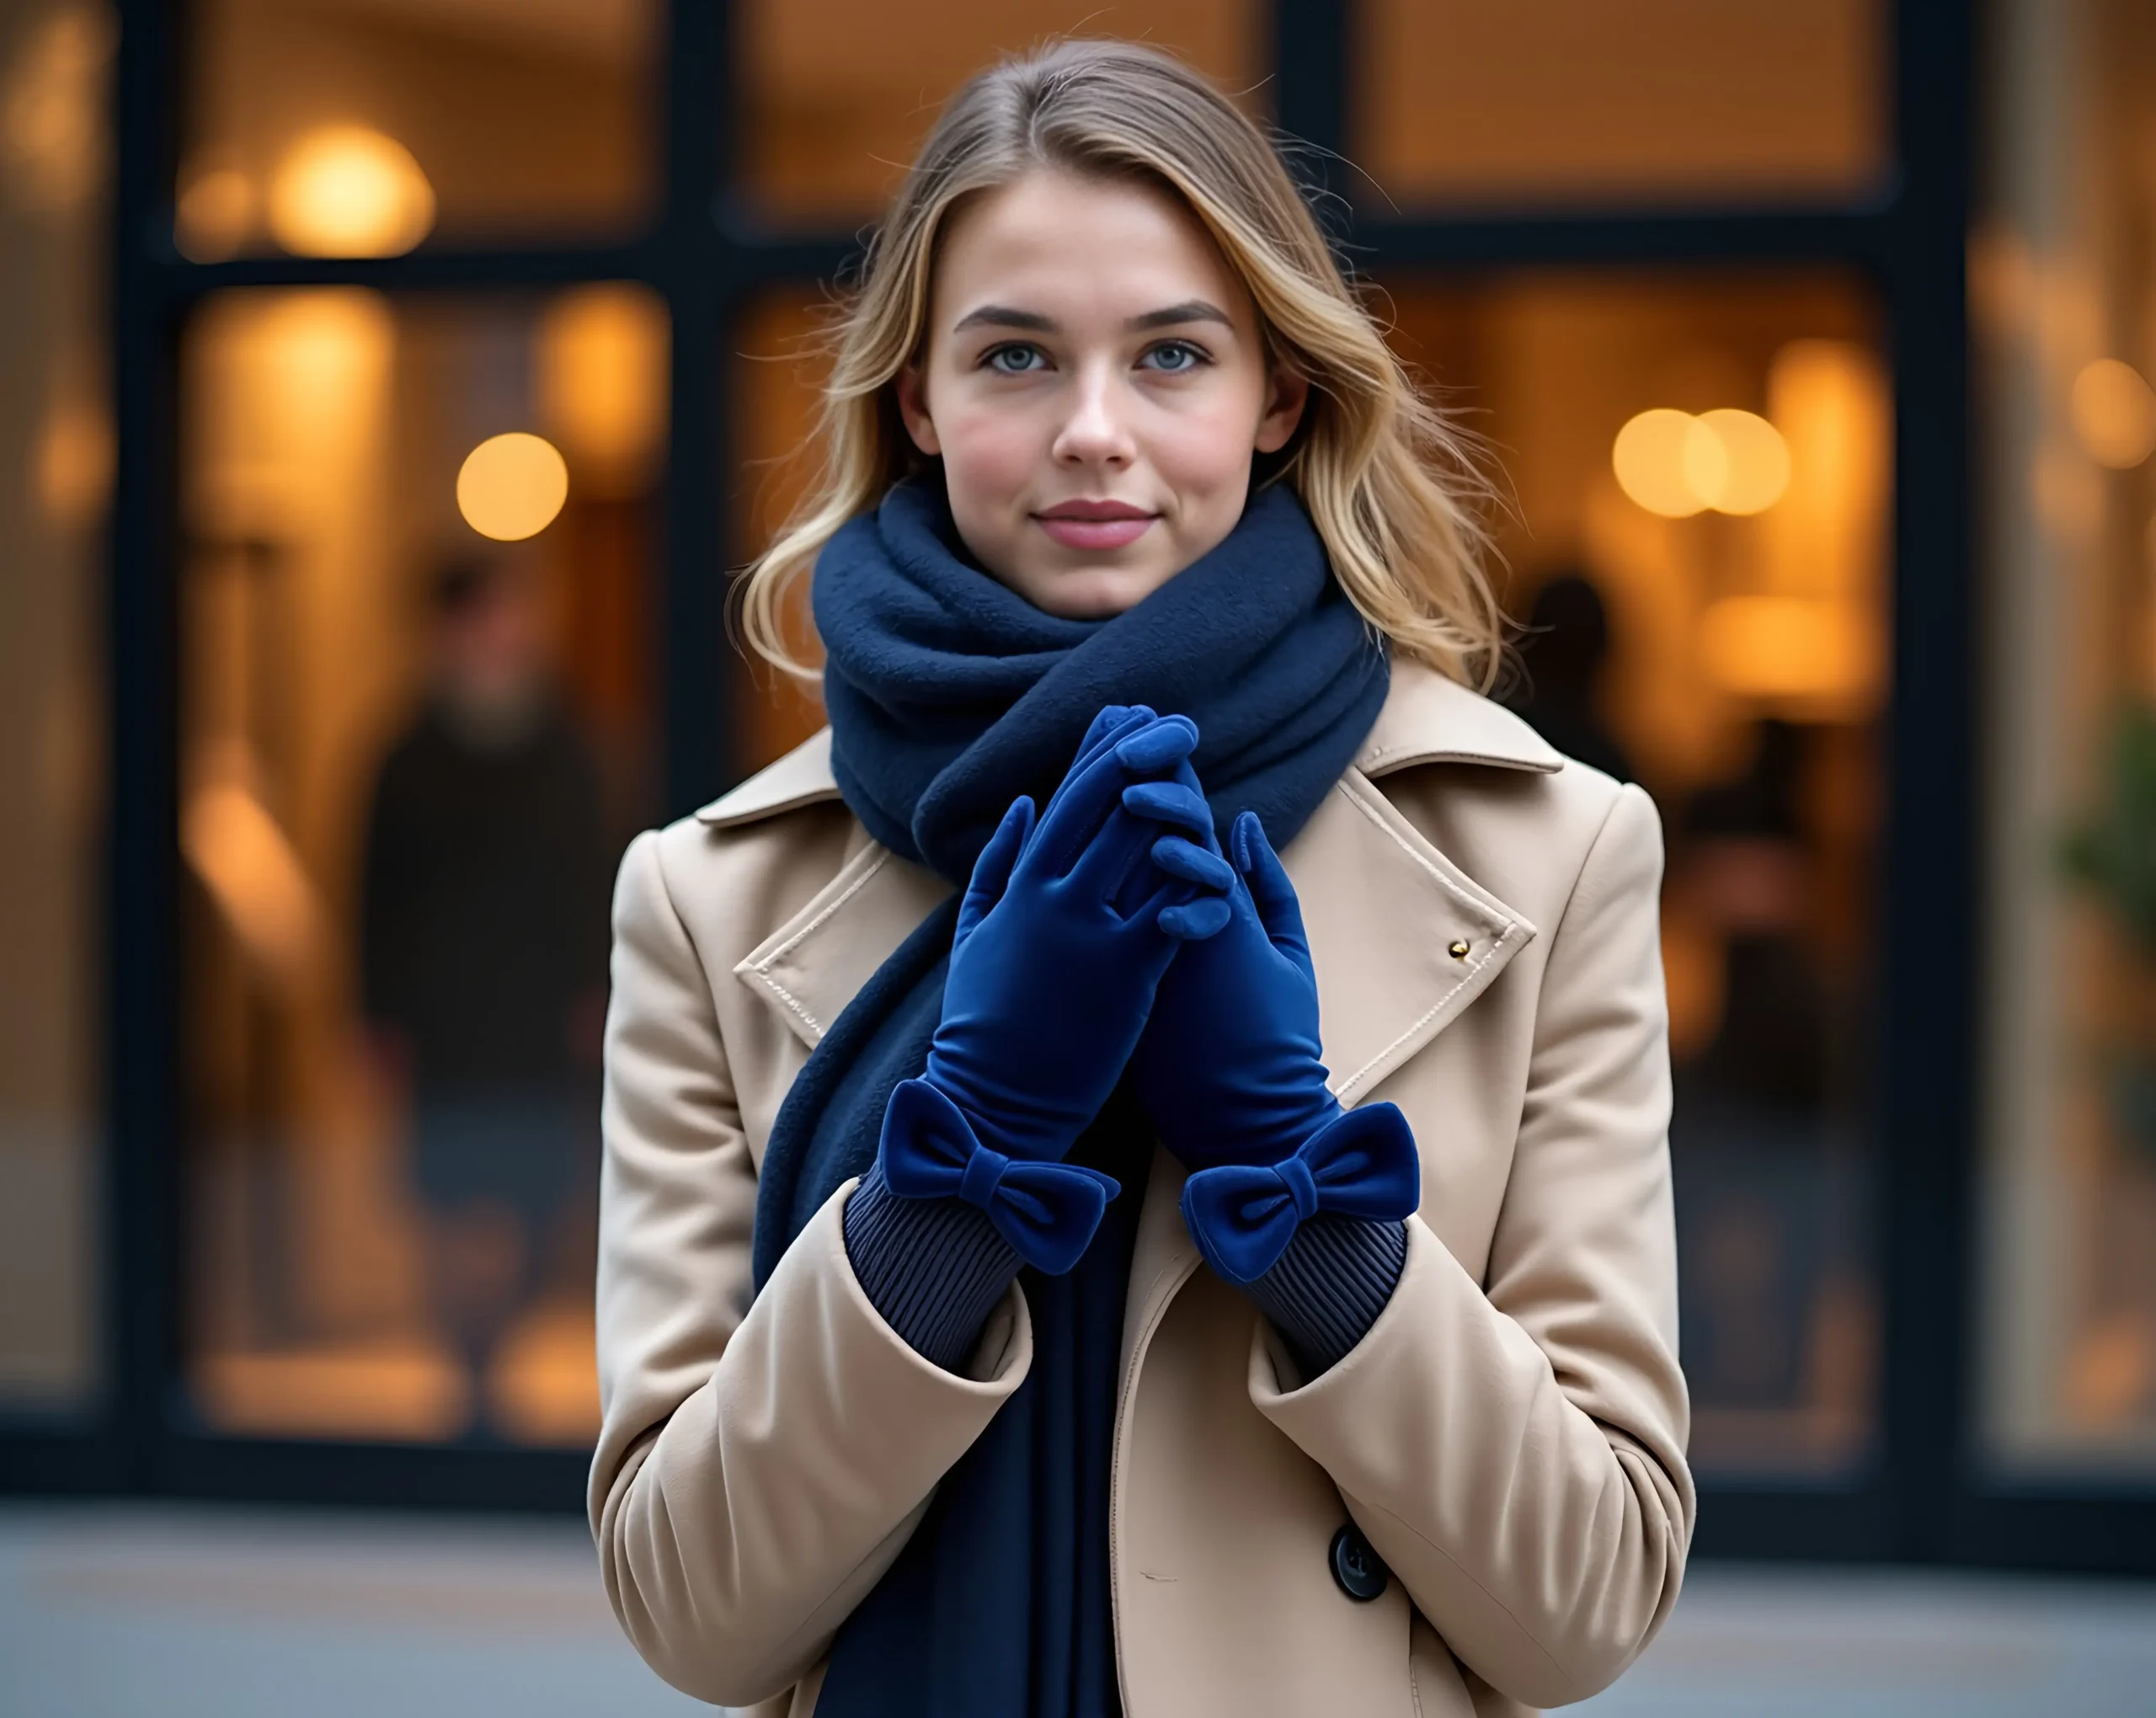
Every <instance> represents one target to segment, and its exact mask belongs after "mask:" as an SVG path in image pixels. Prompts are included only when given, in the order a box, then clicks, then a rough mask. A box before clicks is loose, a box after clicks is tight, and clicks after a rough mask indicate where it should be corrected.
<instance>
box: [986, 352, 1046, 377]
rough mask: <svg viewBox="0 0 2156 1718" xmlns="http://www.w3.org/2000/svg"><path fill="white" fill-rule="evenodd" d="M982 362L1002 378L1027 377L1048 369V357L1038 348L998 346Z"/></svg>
mask: <svg viewBox="0 0 2156 1718" xmlns="http://www.w3.org/2000/svg"><path fill="white" fill-rule="evenodd" d="M981 361H982V362H983V363H985V365H987V366H988V367H989V368H990V370H993V371H996V372H997V373H998V374H999V375H1002V376H1026V375H1029V374H1031V373H1032V372H1033V371H1036V370H1045V369H1047V368H1048V355H1047V354H1046V353H1045V352H1043V351H1042V350H1041V349H1040V348H1039V347H1038V346H1023V345H1011V346H998V347H997V348H996V349H995V350H994V351H992V352H990V354H989V355H988V356H987V357H986V358H985V359H983V360H981Z"/></svg>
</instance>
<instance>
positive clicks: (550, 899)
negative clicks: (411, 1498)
mask: <svg viewBox="0 0 2156 1718" xmlns="http://www.w3.org/2000/svg"><path fill="white" fill-rule="evenodd" d="M665 343H666V325H665V318H664V312H663V311H662V310H661V309H660V308H659V307H658V306H657V305H656V304H655V302H654V301H652V300H651V299H650V298H649V297H648V295H646V294H644V293H643V291H641V290H640V289H634V288H628V287H620V286H611V285H600V286H594V287H586V288H579V289H577V290H576V291H572V292H568V293H564V294H562V295H559V296H556V297H554V298H553V299H552V300H550V301H546V302H543V303H528V302H494V301H487V302H479V303H473V302H454V303H442V302H439V301H424V302H414V303H411V304H398V303H392V302H390V301H386V300H384V299H383V298H382V297H381V296H377V295H375V294H372V293H369V292H365V291H357V290H353V289H322V290H311V291H291V292H248V293H233V294H228V295H225V296H221V297H219V298H216V299H214V300H212V301H211V302H210V303H209V304H208V305H207V306H206V307H205V309H204V310H203V312H201V313H200V316H199V317H198V318H197V319H196V321H195V323H194V324H193V325H192V326H191V327H190V328H189V331H188V335H187V339H186V341H185V344H184V350H183V381H184V423H183V434H184V440H183V443H182V450H183V462H184V472H183V479H184V507H185V523H186V527H187V531H188V552H187V557H186V561H185V567H184V582H183V587H182V643H183V664H182V666H183V683H184V718H183V721H184V726H183V733H182V738H181V745H182V755H181V769H182V776H183V788H182V812H181V826H180V830H179V836H180V849H181V852H182V855H183V856H184V861H185V864H186V868H187V878H188V883H189V887H188V889H187V892H186V895H185V907H186V917H185V931H186V935H185V938H184V1004H183V1012H182V1020H183V1022H184V1029H185V1033H186V1052H187V1072H188V1082H189V1112H190V1127H189V1144H190V1150H189V1159H188V1171H189V1180H188V1185H189V1195H190V1205H189V1216H190V1227H189V1240H190V1246H189V1287H190V1294H189V1309H188V1310H189V1322H188V1341H189V1348H188V1354H189V1361H188V1378H189V1384H190V1385H191V1387H192V1390H193V1391H194V1395H195V1401H196V1403H197V1405H198V1406H199V1407H200V1410H201V1411H202V1412H203V1413H204V1415H205V1417H207V1418H208V1419H209V1420H210V1421H211V1423H213V1424H214V1425H216V1427H219V1428H220V1429H222V1430H227V1431H236V1432H245V1433H263V1434H274V1435H301V1436H312V1435H320V1436H334V1437H347V1438H451V1437H459V1436H462V1437H469V1438H488V1439H495V1438H500V1439H508V1440H510V1441H516V1442H541V1443H574V1442H578V1441H580V1440H581V1439H583V1438H585V1437H588V1436H589V1435H590V1431H591V1429H592V1427H594V1425H595V1423H596V1421H595V1416H596V1400H595V1384H594V1380H593V1375H592V1364H591V1336H590V1317H591V1313H590V1269H591V1256H590V1255H591V1247H592V1240H593V1233H592V1230H593V1222H594V1216H595V1213H594V1208H593V1204H592V1199H593V1193H594V1189H595V1181H596V1154H597V1067H598V1054H599V1031H600V1021H601V1017H602V1013H603V1008H604V987H605V973H606V967H605V962H606V891H607V885H608V881H609V878H610V877H611V868H612V863H613V860H614V856H615V855H616V853H617V852H618V851H619V850H620V847H621V846H622V842H623V840H624V839H625V838H626V835H627V833H628V832H629V831H630V830H632V829H633V828H635V827H638V826H639V825H640V824H642V823H643V821H645V820H647V819H648V799H649V791H650V785H651V784H650V781H649V770H648V763H649V754H650V734H649V728H648V686H649V683H650V674H649V667H650V664H649V662H648V650H647V648H646V627H647V622H648V606H647V585H646V577H647V564H648V555H649V547H650V545H649V536H650V520H651V516H652V491H653V488H654V485H655V483H657V481H658V458H659V451H660V448H661V446H662V443H663V440H664V421H665V409H666V408H665V400H664V392H663V387H664V374H665V364H666V360H665ZM504 439H508V440H512V441H515V442H516V443H517V444H519V445H522V444H525V443H529V444H533V445H535V446H537V447H539V448H542V449H544V450H545V451H546V455H547V459H548V460H549V461H551V465H549V466H547V467H546V469H545V471H544V472H542V476H544V477H545V478H546V480H547V484H548V485H549V486H550V487H549V488H547V493H546V494H544V495H543V496H542V497H540V498H539V499H540V501H542V502H543V505H535V504H534V500H533V497H532V494H531V493H530V489H529V484H528V483H526V479H525V478H520V476H519V472H520V471H524V472H528V471H529V470H530V469H531V467H530V465H529V462H526V465H525V466H523V467H519V466H517V464H516V462H514V461H512V462H510V469H509V470H508V471H507V472H506V474H505V475H504V474H497V477H496V479H495V480H494V481H493V483H492V487H491V488H489V489H488V493H487V494H486V496H485V497H484V498H483V504H481V503H480V502H478V501H475V500H474V499H473V498H472V488H471V486H470V485H468V484H463V483H460V482H459V478H460V473H463V472H468V471H469V469H470V468H471V464H472V461H473V460H474V459H475V458H477V457H478V456H479V455H480V454H481V453H482V452H483V451H484V450H486V449H487V448H488V447H490V446H498V445H499V442H500V441H501V440H504ZM563 478H565V480H566V488H565V491H564V489H563V487H562V485H561V483H560V482H559V481H558V479H563ZM520 483H525V485H526V486H525V487H523V488H520ZM519 509H521V513H520V515H519V516H518V519H517V521H516V524H515V529H509V528H496V529H494V530H492V531H488V532H486V533H484V534H483V531H481V530H480V529H478V528H476V527H478V526H485V525H493V526H496V527H501V526H502V524H503V520H504V519H505V518H506V517H507V515H508V514H509V513H512V512H516V511H517V510H519Z"/></svg>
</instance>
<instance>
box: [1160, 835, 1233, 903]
mask: <svg viewBox="0 0 2156 1718" xmlns="http://www.w3.org/2000/svg"><path fill="white" fill-rule="evenodd" d="M1153 862H1154V863H1155V865H1157V866H1159V867H1161V870H1163V871H1165V872H1167V873H1168V875H1169V876H1171V877H1180V878H1182V880H1183V881H1184V882H1185V883H1196V884H1197V885H1198V888H1202V889H1204V890H1206V891H1207V892H1208V893H1209V894H1216V895H1222V896H1225V895H1230V894H1234V893H1235V867H1233V866H1231V865H1230V864H1229V863H1228V862H1227V861H1226V860H1225V859H1223V858H1222V857H1221V856H1219V854H1218V853H1209V852H1207V851H1205V849H1204V848H1203V847H1201V846H1198V844H1197V843H1196V842H1195V841H1187V840H1184V839H1183V838H1182V836H1181V835H1163V836H1161V839H1160V840H1157V841H1155V842H1154V843H1153Z"/></svg>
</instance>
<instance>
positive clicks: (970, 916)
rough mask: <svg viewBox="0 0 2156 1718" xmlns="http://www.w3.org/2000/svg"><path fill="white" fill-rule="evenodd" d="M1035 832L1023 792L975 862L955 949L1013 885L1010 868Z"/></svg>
mask: <svg viewBox="0 0 2156 1718" xmlns="http://www.w3.org/2000/svg"><path fill="white" fill-rule="evenodd" d="M1032 833H1033V800H1032V798H1030V797H1029V796H1027V795H1026V794H1020V795H1019V796H1018V797H1017V798H1016V799H1014V800H1012V801H1011V808H1010V809H1009V810H1008V811H1006V812H1005V813H1004V814H1003V821H1002V822H1001V823H1000V824H996V826H995V834H994V835H990V837H989V838H988V845H987V846H985V847H983V848H982V849H981V850H980V857H979V858H978V859H976V860H974V871H973V875H972V876H971V877H970V878H968V879H967V881H966V895H965V899H963V900H962V901H960V902H959V903H958V928H957V929H956V930H955V931H953V932H952V935H951V946H952V947H953V949H955V948H957V947H958V945H959V944H961V943H963V942H964V941H965V940H966V938H967V937H969V936H971V935H972V934H973V931H974V926H977V925H979V923H980V921H981V920H983V919H985V918H986V917H987V916H988V910H989V909H990V907H993V906H994V905H995V904H996V903H997V902H998V901H1000V900H1001V899H1003V891H1004V890H1005V889H1006V888H1009V887H1010V886H1011V867H1014V866H1015V865H1017V862H1018V855H1019V854H1020V853H1021V852H1022V851H1024V849H1025V846H1026V837H1027V835H1031V834H1032Z"/></svg>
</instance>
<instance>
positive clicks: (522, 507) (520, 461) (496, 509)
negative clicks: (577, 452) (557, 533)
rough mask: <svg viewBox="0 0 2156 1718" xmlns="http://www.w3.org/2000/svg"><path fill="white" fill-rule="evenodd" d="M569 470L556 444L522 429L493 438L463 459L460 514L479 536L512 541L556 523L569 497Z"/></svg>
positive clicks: (459, 477)
mask: <svg viewBox="0 0 2156 1718" xmlns="http://www.w3.org/2000/svg"><path fill="white" fill-rule="evenodd" d="M568 494H569V468H568V465H567V464H566V463H565V462H563V458H562V456H561V455H560V454H559V453H558V452H556V451H555V450H554V446H553V444H552V442H550V441H547V440H543V439H542V438H541V437H539V436H536V435H526V434H525V433H524V432H523V431H521V430H513V431H511V432H510V434H509V435H493V436H489V437H488V439H487V440H484V441H483V442H481V443H480V444H479V445H478V446H477V447H475V448H473V449H472V451H471V452H470V453H468V454H467V455H466V456H464V465H463V468H462V470H460V471H459V472H457V474H456V510H457V511H458V512H460V513H462V515H464V522H465V523H466V524H467V525H468V526H471V527H472V530H474V531H478V533H479V535H480V536H488V537H493V538H494V539H495V541H496V542H505V543H513V542H520V541H521V540H522V539H524V538H526V537H528V536H537V535H538V534H539V533H540V532H541V531H544V530H546V528H547V526H550V525H552V523H553V522H554V515H557V514H558V513H559V512H560V511H561V510H562V504H563V502H564V501H566V500H568Z"/></svg>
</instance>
